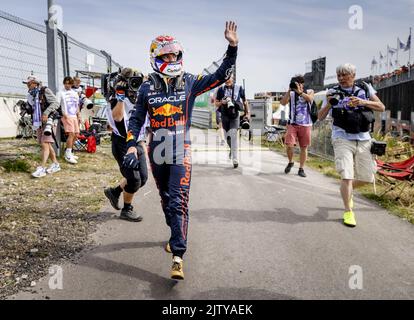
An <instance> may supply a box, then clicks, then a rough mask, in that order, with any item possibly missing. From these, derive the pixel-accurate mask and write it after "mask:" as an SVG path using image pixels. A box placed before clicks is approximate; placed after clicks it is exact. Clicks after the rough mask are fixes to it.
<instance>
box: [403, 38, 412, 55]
mask: <svg viewBox="0 0 414 320" xmlns="http://www.w3.org/2000/svg"><path fill="white" fill-rule="evenodd" d="M410 49H411V34H410V36H409V37H408V40H407V45H406V46H405V49H404V51H408V50H410Z"/></svg>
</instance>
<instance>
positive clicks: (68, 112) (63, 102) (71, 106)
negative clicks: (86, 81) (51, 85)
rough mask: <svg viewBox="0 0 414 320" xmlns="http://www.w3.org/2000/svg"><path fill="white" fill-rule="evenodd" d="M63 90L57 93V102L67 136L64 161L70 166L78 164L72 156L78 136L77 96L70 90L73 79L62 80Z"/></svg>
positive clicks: (78, 113)
mask: <svg viewBox="0 0 414 320" xmlns="http://www.w3.org/2000/svg"><path fill="white" fill-rule="evenodd" d="M63 85H64V90H62V91H59V92H58V94H57V100H58V102H59V103H60V106H61V109H62V115H63V116H62V123H63V127H64V129H65V133H66V134H67V139H66V151H65V156H64V158H65V160H66V161H67V162H69V163H71V164H76V163H78V161H77V159H76V158H75V156H74V154H73V144H74V142H75V140H76V137H77V135H78V134H79V121H80V112H79V95H78V93H77V92H76V91H75V90H73V89H72V87H73V79H72V78H71V77H65V78H64V79H63Z"/></svg>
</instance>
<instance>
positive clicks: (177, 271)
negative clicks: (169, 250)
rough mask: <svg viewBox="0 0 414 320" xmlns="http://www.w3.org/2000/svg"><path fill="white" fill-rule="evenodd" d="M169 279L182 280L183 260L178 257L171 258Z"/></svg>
mask: <svg viewBox="0 0 414 320" xmlns="http://www.w3.org/2000/svg"><path fill="white" fill-rule="evenodd" d="M171 279H175V280H184V271H183V259H181V258H180V257H173V264H172V267H171Z"/></svg>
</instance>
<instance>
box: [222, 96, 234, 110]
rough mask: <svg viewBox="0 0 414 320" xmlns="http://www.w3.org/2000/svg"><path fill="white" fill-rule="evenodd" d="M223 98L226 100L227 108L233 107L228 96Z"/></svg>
mask: <svg viewBox="0 0 414 320" xmlns="http://www.w3.org/2000/svg"><path fill="white" fill-rule="evenodd" d="M224 100H225V101H226V103H225V104H226V105H227V108H232V107H234V103H233V101H232V99H231V98H230V97H226V98H224Z"/></svg>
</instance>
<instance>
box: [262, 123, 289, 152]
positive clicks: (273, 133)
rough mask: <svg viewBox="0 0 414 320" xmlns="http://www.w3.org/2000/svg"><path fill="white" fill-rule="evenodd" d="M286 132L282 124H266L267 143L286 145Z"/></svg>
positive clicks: (265, 135)
mask: <svg viewBox="0 0 414 320" xmlns="http://www.w3.org/2000/svg"><path fill="white" fill-rule="evenodd" d="M285 133H286V128H285V127H280V126H265V127H264V137H265V141H266V144H267V145H268V146H270V145H271V144H272V143H275V144H280V145H281V146H282V147H283V146H284V145H285V142H284V136H285Z"/></svg>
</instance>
